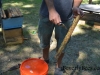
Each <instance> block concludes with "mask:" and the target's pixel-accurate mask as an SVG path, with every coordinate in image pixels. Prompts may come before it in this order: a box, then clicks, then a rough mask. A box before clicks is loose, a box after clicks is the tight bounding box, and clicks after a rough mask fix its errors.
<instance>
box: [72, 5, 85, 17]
mask: <svg viewBox="0 0 100 75" xmlns="http://www.w3.org/2000/svg"><path fill="white" fill-rule="evenodd" d="M73 14H74V17H76V16H77V15H80V16H81V17H82V16H83V15H84V12H83V11H82V10H81V9H80V8H78V7H73Z"/></svg>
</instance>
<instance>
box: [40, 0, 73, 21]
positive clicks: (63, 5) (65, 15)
mask: <svg viewBox="0 0 100 75" xmlns="http://www.w3.org/2000/svg"><path fill="white" fill-rule="evenodd" d="M54 6H55V9H56V10H57V12H58V13H59V15H60V16H61V19H62V20H67V19H69V18H70V17H71V16H72V7H73V0H54ZM40 15H41V16H43V17H48V15H49V13H48V9H47V6H46V3H45V0H43V1H42V4H41V8H40Z"/></svg>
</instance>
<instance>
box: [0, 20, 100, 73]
mask: <svg viewBox="0 0 100 75" xmlns="http://www.w3.org/2000/svg"><path fill="white" fill-rule="evenodd" d="M83 23H84V21H80V22H79V24H78V25H77V26H76V28H75V30H74V32H73V34H72V38H71V40H70V42H69V43H68V45H67V48H66V52H65V56H64V58H63V62H62V65H63V66H65V69H66V72H65V73H64V74H65V75H99V74H100V46H99V45H100V29H96V28H94V27H92V26H89V25H84V24H83ZM28 29H29V30H27V29H26V28H24V27H23V33H24V37H25V38H28V39H27V40H24V42H23V43H22V44H18V45H6V44H5V43H4V39H3V36H2V31H1V32H0V57H1V58H0V73H2V72H4V71H7V70H8V69H9V68H10V67H13V66H15V65H17V64H19V63H22V62H23V61H24V60H25V59H27V58H38V57H39V56H42V51H41V49H40V47H39V39H38V36H37V33H32V32H33V27H32V26H29V28H28ZM55 47H56V40H55V39H54V34H53V36H52V43H51V48H50V65H49V66H50V69H49V70H50V71H49V75H52V73H53V71H54V65H55V64H54V62H55V58H54V57H55V54H56V52H55ZM75 67H76V69H75ZM2 75H20V71H19V69H16V70H13V71H7V72H5V73H2Z"/></svg>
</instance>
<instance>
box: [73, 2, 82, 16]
mask: <svg viewBox="0 0 100 75" xmlns="http://www.w3.org/2000/svg"><path fill="white" fill-rule="evenodd" d="M82 1H83V0H74V4H73V13H74V15H75V16H76V15H78V14H80V15H82V16H83V12H82V11H81V9H80V8H79V6H80V4H81V3H82Z"/></svg>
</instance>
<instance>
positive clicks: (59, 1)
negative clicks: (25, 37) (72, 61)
mask: <svg viewBox="0 0 100 75" xmlns="http://www.w3.org/2000/svg"><path fill="white" fill-rule="evenodd" d="M81 3H82V0H42V4H41V7H40V12H39V16H40V18H39V26H38V37H39V39H40V47H41V48H42V50H43V59H44V60H45V61H46V62H47V63H49V49H50V39H51V36H52V32H53V30H54V28H55V39H56V40H57V47H56V51H57V50H58V49H59V47H60V45H61V43H62V41H63V39H64V37H65V35H66V33H67V32H68V29H69V28H70V26H71V25H72V22H73V17H75V16H77V15H78V14H79V15H82V14H83V12H82V11H81V9H79V5H80V4H81ZM61 23H64V24H65V26H66V28H67V29H65V28H64V27H62V26H60V24H61ZM65 50H66V49H64V50H63V52H62V53H61V55H60V56H59V58H58V60H57V63H56V67H55V75H62V74H63V72H62V71H61V62H62V58H63V56H64V53H65V52H64V51H65Z"/></svg>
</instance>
